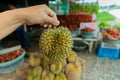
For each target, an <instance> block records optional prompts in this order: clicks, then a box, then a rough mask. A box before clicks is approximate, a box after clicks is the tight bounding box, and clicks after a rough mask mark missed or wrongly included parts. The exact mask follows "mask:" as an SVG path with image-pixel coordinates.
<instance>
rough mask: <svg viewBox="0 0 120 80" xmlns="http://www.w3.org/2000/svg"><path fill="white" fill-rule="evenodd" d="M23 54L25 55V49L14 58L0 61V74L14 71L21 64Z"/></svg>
mask: <svg viewBox="0 0 120 80" xmlns="http://www.w3.org/2000/svg"><path fill="white" fill-rule="evenodd" d="M24 56H25V51H24V50H23V53H22V54H21V55H20V56H19V57H17V58H15V59H14V60H11V61H8V62H5V63H0V74H4V73H10V72H13V71H15V70H16V69H17V68H18V67H19V66H21V65H22V64H23V62H24Z"/></svg>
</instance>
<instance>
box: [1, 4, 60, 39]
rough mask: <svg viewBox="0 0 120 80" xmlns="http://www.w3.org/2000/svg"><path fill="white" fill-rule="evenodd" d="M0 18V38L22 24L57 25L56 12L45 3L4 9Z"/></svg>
mask: <svg viewBox="0 0 120 80" xmlns="http://www.w3.org/2000/svg"><path fill="white" fill-rule="evenodd" d="M0 18H1V19H0V40H1V39H3V38H4V37H5V36H7V35H8V34H10V33H12V32H13V31H14V30H15V29H17V28H18V26H20V25H22V24H28V25H32V24H41V25H45V26H46V25H53V26H57V25H59V21H58V20H57V17H56V14H55V13H54V12H53V11H52V10H51V9H50V8H48V7H47V6H46V5H37V6H32V7H28V8H20V9H14V10H9V11H5V12H3V13H0Z"/></svg>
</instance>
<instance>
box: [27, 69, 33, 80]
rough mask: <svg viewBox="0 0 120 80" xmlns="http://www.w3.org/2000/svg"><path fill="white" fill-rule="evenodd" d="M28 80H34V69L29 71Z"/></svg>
mask: <svg viewBox="0 0 120 80" xmlns="http://www.w3.org/2000/svg"><path fill="white" fill-rule="evenodd" d="M27 80H34V77H33V70H32V69H29V70H28V76H27Z"/></svg>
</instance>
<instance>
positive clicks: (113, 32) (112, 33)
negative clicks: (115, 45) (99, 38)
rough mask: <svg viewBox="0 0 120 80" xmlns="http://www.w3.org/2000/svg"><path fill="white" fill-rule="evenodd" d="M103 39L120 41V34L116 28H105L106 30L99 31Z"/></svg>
mask: <svg viewBox="0 0 120 80" xmlns="http://www.w3.org/2000/svg"><path fill="white" fill-rule="evenodd" d="M101 33H102V35H103V37H105V38H108V39H120V38H119V36H120V32H119V31H118V29H116V28H107V29H106V30H102V31H101Z"/></svg>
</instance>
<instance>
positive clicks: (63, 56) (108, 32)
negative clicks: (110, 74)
mask: <svg viewBox="0 0 120 80" xmlns="http://www.w3.org/2000/svg"><path fill="white" fill-rule="evenodd" d="M58 1H59V0H58ZM62 1H63V0H62ZM65 1H67V0H65ZM66 4H67V6H65V5H66ZM57 5H58V6H59V7H57V9H60V11H61V10H62V9H63V10H62V11H61V14H58V15H57V17H58V19H59V21H60V25H59V26H58V27H56V28H44V30H42V31H39V32H41V34H40V35H39V34H37V35H39V38H37V45H35V48H36V47H37V48H36V49H37V51H35V50H34V49H33V51H30V52H29V51H28V52H27V51H25V50H24V49H23V48H22V47H21V46H20V45H17V46H13V47H10V48H6V49H3V50H1V51H0V75H4V76H5V75H7V74H13V73H14V76H15V78H14V79H13V78H9V79H3V80H83V79H82V76H83V73H84V71H85V69H86V68H85V67H86V61H85V60H84V59H82V58H81V56H79V53H80V52H83V53H84V51H86V52H88V53H89V54H92V53H96V57H100V58H110V59H114V60H118V59H119V55H120V50H119V47H120V46H119V44H120V41H119V40H120V30H119V26H120V24H119V25H115V26H117V27H111V25H109V24H106V23H104V22H101V23H100V24H99V25H98V24H97V22H94V20H93V16H92V14H93V13H96V14H97V11H98V4H97V3H95V4H94V5H93V4H92V6H91V5H87V4H83V5H79V4H76V5H73V4H71V3H69V4H68V2H64V1H63V2H61V3H59V2H58V3H57ZM60 5H62V7H60ZM71 5H72V7H71V8H70V6H71ZM51 6H52V5H51ZM63 6H64V7H63ZM86 6H87V7H86ZM68 7H69V8H68ZM80 7H82V9H81V11H79V9H80ZM93 7H96V9H95V10H94V11H93V10H92V9H90V8H93ZM52 8H55V7H53V6H52ZM55 9H56V8H55ZM66 9H70V10H67V11H65V10H66ZM85 9H87V11H88V12H89V13H88V12H86V11H85ZM63 12H64V13H63ZM68 13H69V14H68ZM33 26H34V25H33ZM37 26H38V25H36V27H35V28H36V29H38V27H37ZM27 54H29V56H27V57H26V55H27Z"/></svg>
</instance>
